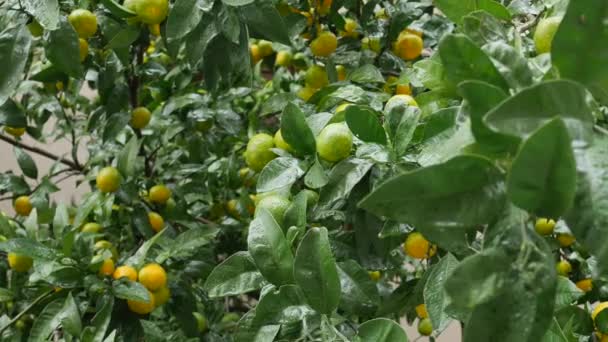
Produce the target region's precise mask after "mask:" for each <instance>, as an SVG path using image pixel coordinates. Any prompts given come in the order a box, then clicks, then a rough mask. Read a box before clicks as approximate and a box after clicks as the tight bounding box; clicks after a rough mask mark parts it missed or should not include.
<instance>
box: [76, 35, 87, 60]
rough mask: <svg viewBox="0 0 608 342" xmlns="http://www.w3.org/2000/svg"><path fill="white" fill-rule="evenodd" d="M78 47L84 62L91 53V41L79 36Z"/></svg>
mask: <svg viewBox="0 0 608 342" xmlns="http://www.w3.org/2000/svg"><path fill="white" fill-rule="evenodd" d="M78 49H79V53H80V61H81V62H84V60H85V59H87V55H88V54H89V43H87V41H86V40H84V39H82V38H78Z"/></svg>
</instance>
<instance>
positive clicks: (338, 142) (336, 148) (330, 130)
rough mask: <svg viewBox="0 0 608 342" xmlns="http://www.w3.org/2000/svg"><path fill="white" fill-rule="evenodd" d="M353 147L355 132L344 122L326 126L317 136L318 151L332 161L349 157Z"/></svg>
mask: <svg viewBox="0 0 608 342" xmlns="http://www.w3.org/2000/svg"><path fill="white" fill-rule="evenodd" d="M352 147H353V134H352V133H351V132H350V129H348V126H347V125H346V124H345V123H343V122H340V123H332V124H329V125H327V126H325V128H323V130H321V133H319V136H318V137H317V153H319V156H320V157H321V158H323V159H324V160H327V161H329V162H332V163H335V162H337V161H340V160H342V159H344V158H346V157H348V156H349V155H350V151H351V149H352Z"/></svg>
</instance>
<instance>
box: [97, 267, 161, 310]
mask: <svg viewBox="0 0 608 342" xmlns="http://www.w3.org/2000/svg"><path fill="white" fill-rule="evenodd" d="M102 269H103V266H102ZM110 270H111V271H112V272H110ZM106 271H107V272H105V273H104V274H105V275H108V276H109V275H112V277H113V278H114V279H117V280H118V279H121V278H127V279H128V280H130V281H133V282H139V283H140V284H142V285H143V286H144V287H145V288H146V289H147V290H148V298H149V300H147V301H144V300H131V299H130V300H127V305H128V306H129V309H130V310H131V311H133V312H135V313H137V314H140V315H146V314H149V313H150V312H152V311H153V310H154V309H155V308H157V307H159V306H161V305H163V304H165V303H167V301H169V298H170V297H171V291H170V290H169V287H168V286H167V273H166V272H165V269H164V268H162V266H160V265H158V264H147V265H145V266H144V267H142V268H141V269H140V270H139V272H138V271H137V270H136V269H135V268H134V267H132V266H129V265H123V266H119V267H117V268H116V269H115V270H114V265H112V267H111V268H110V267H108V269H107V270H106ZM100 272H101V270H100Z"/></svg>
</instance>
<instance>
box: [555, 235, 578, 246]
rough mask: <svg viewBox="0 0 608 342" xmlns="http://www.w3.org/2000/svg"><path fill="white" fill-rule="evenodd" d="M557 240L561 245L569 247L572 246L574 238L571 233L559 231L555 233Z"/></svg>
mask: <svg viewBox="0 0 608 342" xmlns="http://www.w3.org/2000/svg"><path fill="white" fill-rule="evenodd" d="M557 241H558V242H559V245H560V246H561V247H564V248H565V247H570V246H572V244H573V243H574V241H576V239H575V238H574V235H572V234H566V233H559V234H557Z"/></svg>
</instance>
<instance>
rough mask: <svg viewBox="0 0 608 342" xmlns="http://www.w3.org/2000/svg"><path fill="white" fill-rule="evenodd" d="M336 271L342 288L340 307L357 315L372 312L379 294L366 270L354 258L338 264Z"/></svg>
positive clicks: (377, 301) (376, 304)
mask: <svg viewBox="0 0 608 342" xmlns="http://www.w3.org/2000/svg"><path fill="white" fill-rule="evenodd" d="M338 273H339V275H340V286H341V288H342V292H341V293H342V294H341V295H340V309H341V310H344V311H346V312H349V313H351V314H357V315H371V314H373V313H374V312H375V310H376V308H377V306H378V303H379V301H380V296H379V295H378V289H377V288H376V284H375V283H374V281H373V280H372V279H371V278H370V276H369V274H368V272H367V271H366V270H365V269H363V268H362V267H361V266H360V265H359V264H358V263H357V262H355V261H354V260H348V261H344V262H341V263H339V264H338Z"/></svg>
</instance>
